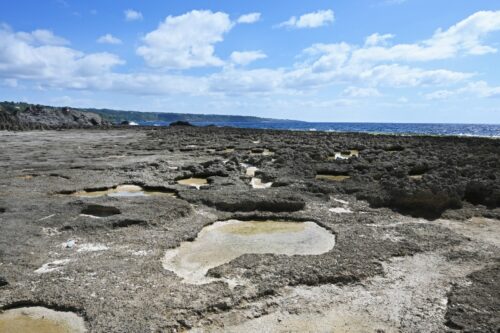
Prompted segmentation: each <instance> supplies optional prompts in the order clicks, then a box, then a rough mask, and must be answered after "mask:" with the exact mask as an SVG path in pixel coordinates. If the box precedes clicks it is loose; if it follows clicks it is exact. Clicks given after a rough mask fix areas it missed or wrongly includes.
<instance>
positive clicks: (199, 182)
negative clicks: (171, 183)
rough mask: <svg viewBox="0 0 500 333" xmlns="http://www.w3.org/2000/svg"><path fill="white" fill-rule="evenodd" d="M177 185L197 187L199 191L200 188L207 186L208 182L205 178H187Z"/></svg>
mask: <svg viewBox="0 0 500 333" xmlns="http://www.w3.org/2000/svg"><path fill="white" fill-rule="evenodd" d="M177 183H178V184H181V185H185V186H192V187H196V188H197V189H198V190H199V189H200V187H202V186H205V185H207V184H208V181H207V180H206V179H205V178H187V179H181V180H178V181H177Z"/></svg>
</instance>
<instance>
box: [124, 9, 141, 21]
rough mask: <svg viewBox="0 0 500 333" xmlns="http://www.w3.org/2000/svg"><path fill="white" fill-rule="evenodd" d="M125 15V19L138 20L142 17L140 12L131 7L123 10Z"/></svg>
mask: <svg viewBox="0 0 500 333" xmlns="http://www.w3.org/2000/svg"><path fill="white" fill-rule="evenodd" d="M123 14H124V15H125V21H128V22H131V21H140V20H142V19H143V16H142V13H141V12H138V11H136V10H133V9H127V10H125V11H124V12H123Z"/></svg>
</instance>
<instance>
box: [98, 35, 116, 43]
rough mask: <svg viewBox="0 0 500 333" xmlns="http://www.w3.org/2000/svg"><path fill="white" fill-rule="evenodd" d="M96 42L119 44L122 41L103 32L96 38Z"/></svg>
mask: <svg viewBox="0 0 500 333" xmlns="http://www.w3.org/2000/svg"><path fill="white" fill-rule="evenodd" d="M97 42H98V43H101V44H115V45H116V44H121V43H122V41H121V40H120V39H119V38H116V37H115V36H113V35H112V34H105V35H103V36H101V37H99V38H98V39H97Z"/></svg>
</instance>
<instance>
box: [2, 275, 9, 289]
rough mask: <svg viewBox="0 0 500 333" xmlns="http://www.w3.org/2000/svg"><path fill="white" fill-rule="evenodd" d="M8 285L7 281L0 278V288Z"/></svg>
mask: <svg viewBox="0 0 500 333" xmlns="http://www.w3.org/2000/svg"><path fill="white" fill-rule="evenodd" d="M8 284H9V283H8V282H7V280H6V279H5V278H4V277H3V276H0V287H4V286H6V285H8Z"/></svg>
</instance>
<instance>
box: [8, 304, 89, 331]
mask: <svg viewBox="0 0 500 333" xmlns="http://www.w3.org/2000/svg"><path fill="white" fill-rule="evenodd" d="M0 332H12V333H16V332H19V333H83V332H86V329H85V323H84V321H83V319H82V318H81V317H79V316H78V315H76V314H75V313H73V312H61V311H54V310H51V309H47V308H43V307H39V306H36V307H25V308H17V309H11V310H7V311H5V312H3V313H1V314H0Z"/></svg>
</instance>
